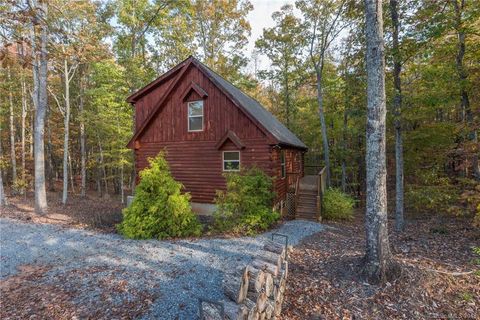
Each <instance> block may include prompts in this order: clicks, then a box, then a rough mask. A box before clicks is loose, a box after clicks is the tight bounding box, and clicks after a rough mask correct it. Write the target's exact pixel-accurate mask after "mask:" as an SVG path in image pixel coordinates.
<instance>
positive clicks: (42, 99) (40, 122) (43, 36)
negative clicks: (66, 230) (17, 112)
mask: <svg viewBox="0 0 480 320" xmlns="http://www.w3.org/2000/svg"><path fill="white" fill-rule="evenodd" d="M36 9H37V10H36V11H37V12H36V14H37V15H40V17H36V18H37V19H36V20H38V21H41V24H40V54H39V56H40V57H39V59H38V61H35V62H34V67H33V73H34V79H35V87H36V90H35V91H36V93H37V95H36V100H37V103H36V113H35V131H34V167H35V212H36V213H37V214H45V213H46V212H47V192H46V190H45V150H44V130H45V113H46V110H47V103H48V100H47V98H48V97H47V81H48V79H47V72H48V57H47V41H48V39H47V26H46V24H45V22H44V21H45V18H46V15H47V10H48V7H47V3H46V1H42V2H40V3H39V6H38V7H37V8H36ZM35 47H36V45H35V39H34V41H33V42H32V51H33V52H35V53H36V48H35Z"/></svg>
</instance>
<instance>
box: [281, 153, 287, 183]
mask: <svg viewBox="0 0 480 320" xmlns="http://www.w3.org/2000/svg"><path fill="white" fill-rule="evenodd" d="M280 160H281V166H282V178H285V177H286V176H287V167H286V161H285V150H282V151H281V153H280Z"/></svg>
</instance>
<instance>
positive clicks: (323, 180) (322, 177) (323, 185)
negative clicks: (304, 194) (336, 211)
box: [316, 167, 327, 221]
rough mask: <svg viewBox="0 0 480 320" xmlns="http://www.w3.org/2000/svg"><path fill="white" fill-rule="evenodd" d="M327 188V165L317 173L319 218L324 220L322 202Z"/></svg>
mask: <svg viewBox="0 0 480 320" xmlns="http://www.w3.org/2000/svg"><path fill="white" fill-rule="evenodd" d="M326 189H327V175H326V172H325V167H324V168H322V169H321V170H320V171H319V172H318V174H317V212H316V214H317V220H318V221H322V202H323V195H324V193H325V190H326Z"/></svg>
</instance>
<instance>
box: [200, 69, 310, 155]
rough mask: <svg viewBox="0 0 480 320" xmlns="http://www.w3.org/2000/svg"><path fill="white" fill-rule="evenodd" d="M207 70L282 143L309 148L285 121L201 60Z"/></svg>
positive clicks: (218, 83)
mask: <svg viewBox="0 0 480 320" xmlns="http://www.w3.org/2000/svg"><path fill="white" fill-rule="evenodd" d="M199 63H200V65H201V66H202V67H203V68H205V71H206V72H207V73H208V74H209V75H210V77H211V78H213V79H214V80H215V81H216V82H217V85H219V86H222V87H223V89H224V90H225V91H227V92H228V93H229V94H230V95H231V96H232V97H233V98H234V99H235V100H237V101H238V103H239V104H240V105H242V106H243V107H244V108H245V109H246V110H247V111H248V112H249V113H250V114H251V115H252V116H253V117H254V118H255V119H257V120H258V122H260V124H261V125H262V126H263V127H265V129H267V131H268V132H270V133H271V134H272V135H273V136H274V137H275V138H276V139H277V140H278V142H280V143H281V144H286V145H290V146H293V147H299V148H302V149H307V146H306V145H305V144H304V143H303V142H302V141H301V140H300V139H299V138H298V137H297V136H296V135H295V134H294V133H293V132H292V131H290V130H289V129H288V128H287V127H286V126H285V125H284V124H283V123H281V122H280V121H278V119H277V118H276V117H275V116H274V115H273V114H271V113H270V112H269V111H268V110H267V109H265V108H264V107H263V106H262V105H261V104H260V103H259V102H258V101H257V100H255V99H253V98H252V97H250V96H249V95H247V94H245V93H243V92H242V91H241V90H240V89H238V88H237V87H235V86H234V85H233V84H231V83H230V82H228V81H227V80H225V79H224V78H222V77H221V76H220V75H219V74H218V73H216V72H215V71H213V70H211V69H210V68H209V67H207V66H206V65H204V64H203V63H201V62H199Z"/></svg>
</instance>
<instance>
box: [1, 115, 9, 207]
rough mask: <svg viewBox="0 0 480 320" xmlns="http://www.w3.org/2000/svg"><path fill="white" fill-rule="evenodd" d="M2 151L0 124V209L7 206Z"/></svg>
mask: <svg viewBox="0 0 480 320" xmlns="http://www.w3.org/2000/svg"><path fill="white" fill-rule="evenodd" d="M2 169H3V150H2V123H1V122H0V208H1V207H3V206H6V205H7V204H8V201H7V196H6V195H5V189H3V172H2V171H3V170H2Z"/></svg>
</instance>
